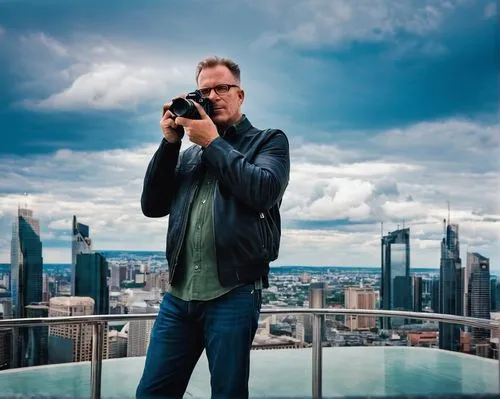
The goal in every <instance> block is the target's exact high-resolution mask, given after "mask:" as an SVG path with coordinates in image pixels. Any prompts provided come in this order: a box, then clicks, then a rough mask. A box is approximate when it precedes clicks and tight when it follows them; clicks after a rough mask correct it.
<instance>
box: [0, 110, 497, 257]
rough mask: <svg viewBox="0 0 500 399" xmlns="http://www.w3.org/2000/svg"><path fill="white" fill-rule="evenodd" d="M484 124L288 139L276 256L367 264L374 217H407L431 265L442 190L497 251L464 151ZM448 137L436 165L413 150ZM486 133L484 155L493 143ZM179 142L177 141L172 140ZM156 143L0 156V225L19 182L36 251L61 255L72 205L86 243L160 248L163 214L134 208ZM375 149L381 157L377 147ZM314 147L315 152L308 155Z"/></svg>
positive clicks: (485, 181)
mask: <svg viewBox="0 0 500 399" xmlns="http://www.w3.org/2000/svg"><path fill="white" fill-rule="evenodd" d="M464 126H466V128H465V127H464ZM495 129H496V128H495V127H494V126H487V125H482V124H479V123H473V122H468V123H465V122H463V121H462V122H460V121H456V120H450V121H444V122H439V123H435V124H431V123H428V124H417V125H414V126H409V127H407V128H406V129H399V130H394V129H392V130H389V131H382V132H379V133H378V134H377V135H375V136H374V137H373V140H372V141H367V142H366V144H367V147H362V146H360V145H359V142H358V141H357V139H353V143H351V144H349V143H348V142H344V143H343V144H337V145H332V146H328V145H326V144H325V145H321V146H318V145H314V144H311V143H302V144H298V145H297V147H296V148H294V150H293V152H292V170H291V179H290V185H289V187H288V189H287V191H286V194H285V198H284V199H283V204H282V219H283V225H284V226H288V227H284V228H283V247H282V250H281V254H282V256H280V259H279V261H278V264H287V263H288V264H297V263H299V264H344V265H349V264H372V265H376V264H378V256H379V250H378V245H379V238H380V237H379V236H380V225H379V223H380V222H384V229H385V231H388V230H393V229H395V228H397V225H400V226H402V225H403V224H405V225H406V226H410V228H411V237H412V238H411V239H412V243H414V246H413V247H412V248H413V250H412V256H413V258H412V259H413V260H412V262H413V263H412V264H414V265H415V266H417V265H420V266H429V265H430V266H433V265H437V264H438V259H439V253H438V252H436V251H435V250H434V249H436V248H437V244H436V243H437V242H439V240H440V239H441V237H442V220H443V218H445V217H447V213H448V209H447V203H446V201H447V200H450V201H451V216H452V222H457V223H459V224H460V229H461V230H460V234H461V240H462V243H463V245H464V247H465V246H469V247H470V248H474V250H478V251H479V252H482V253H484V254H485V255H486V256H490V257H492V259H495V258H496V257H498V256H499V255H500V254H498V253H497V252H496V250H495V248H497V247H498V241H499V239H500V238H499V232H500V230H499V226H500V209H499V208H498V190H496V189H495V188H494V187H495V184H498V179H499V173H498V170H497V169H494V168H493V166H492V165H493V164H490V165H489V168H488V169H487V170H483V171H480V172H474V171H473V168H474V164H473V163H472V162H470V159H476V160H477V159H478V158H477V156H478V155H477V153H476V152H474V151H469V149H470V148H471V147H474V146H475V144H474V143H478V142H482V141H481V140H483V139H482V138H481V137H482V136H481V134H483V133H481V132H486V133H484V134H485V135H486V136H488V134H487V133H490V134H491V133H493V132H495ZM437 132H441V134H437ZM467 132H469V133H467ZM471 132H472V133H471ZM448 138H450V139H454V140H455V141H454V142H453V149H454V151H455V153H456V154H460V157H458V156H456V157H454V158H450V159H449V160H448V161H447V162H443V164H442V167H441V168H439V167H435V165H434V163H433V162H431V161H430V160H429V158H426V157H422V158H420V157H419V156H415V155H414V149H415V148H418V146H423V147H425V148H427V149H428V151H429V152H431V153H432V150H433V145H432V144H434V146H435V147H436V148H434V151H435V152H436V154H439V151H440V147H441V146H445V145H446V144H447V140H448ZM493 140H494V139H493ZM355 143H358V144H357V146H354V144H355ZM488 143H489V145H488V147H487V148H484V153H483V155H484V157H485V158H488V157H491V154H492V152H493V150H494V146H493V145H492V143H491V142H488ZM187 145H189V143H188V142H184V143H183V148H185V147H186V146H187ZM156 148H157V144H156V143H152V144H148V145H143V146H140V147H135V148H130V149H120V150H118V149H117V150H106V151H71V150H66V149H62V150H59V151H57V152H54V153H52V154H48V155H38V156H29V157H20V156H17V157H15V156H3V157H2V158H1V162H0V193H2V194H1V201H0V236H2V237H9V236H10V231H11V223H12V220H13V217H14V215H15V212H16V210H17V207H18V205H19V204H24V202H25V198H24V196H23V195H22V193H23V192H28V193H29V196H28V200H27V201H28V205H29V206H30V208H32V209H33V210H34V212H35V216H36V217H38V218H40V219H41V230H42V240H43V241H44V248H47V253H46V254H45V256H46V261H47V262H51V261H55V260H54V259H61V258H64V257H67V256H69V255H68V254H69V253H70V250H71V249H70V245H69V241H68V240H69V234H70V228H71V217H72V215H73V214H76V215H77V217H78V219H79V220H81V221H82V222H83V223H86V224H88V225H89V226H90V229H91V235H92V237H93V239H94V245H95V248H96V249H144V250H146V249H147V250H158V251H163V249H164V236H165V233H166V229H167V223H168V217H167V218H161V219H149V218H146V217H144V216H143V215H142V213H141V210H140V193H141V190H142V181H143V177H144V172H145V169H146V166H147V163H148V161H149V159H150V157H151V156H152V154H153V152H154V151H155V150H156ZM379 152H380V153H381V154H386V155H387V154H391V158H392V159H391V160H390V161H388V160H387V158H388V157H385V158H382V157H378V155H377V154H378V153H379ZM318 153H321V154H323V157H321V156H320V157H318V161H316V160H315V159H316V158H317V154H318ZM332 154H334V155H335V156H334V157H333V158H329V157H330V156H331V155H332ZM432 156H434V157H436V156H437V155H432ZM486 166H488V164H486ZM485 187H489V188H488V189H485ZM319 226H321V228H320V227H319ZM9 245H10V244H9V240H8V239H5V240H4V241H3V242H2V243H0V261H4V262H5V261H7V262H8V253H9ZM63 249H64V250H63ZM44 251H45V249H44ZM57 251H59V252H57ZM61 251H63V252H61ZM1 254H4V255H1ZM56 254H57V255H56Z"/></svg>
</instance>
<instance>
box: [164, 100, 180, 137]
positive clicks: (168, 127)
mask: <svg viewBox="0 0 500 399" xmlns="http://www.w3.org/2000/svg"><path fill="white" fill-rule="evenodd" d="M171 106H172V102H169V103H166V104H164V105H163V116H162V118H161V120H160V127H161V131H162V132H163V136H164V137H165V140H167V141H168V142H169V143H176V142H178V141H180V140H181V139H182V136H183V134H184V132H183V128H182V126H178V125H177V124H176V123H175V121H174V119H175V116H174V114H172V112H170V111H169V109H170V107H171Z"/></svg>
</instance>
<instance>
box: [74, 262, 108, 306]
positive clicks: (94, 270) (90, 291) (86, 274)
mask: <svg viewBox="0 0 500 399" xmlns="http://www.w3.org/2000/svg"><path fill="white" fill-rule="evenodd" d="M110 280H111V276H110V271H109V266H108V262H107V261H106V258H105V257H104V256H103V255H102V254H100V253H92V254H78V255H77V257H76V274H75V296H78V297H90V298H92V299H93V300H94V303H95V306H94V314H109V284H110V282H111V281H110Z"/></svg>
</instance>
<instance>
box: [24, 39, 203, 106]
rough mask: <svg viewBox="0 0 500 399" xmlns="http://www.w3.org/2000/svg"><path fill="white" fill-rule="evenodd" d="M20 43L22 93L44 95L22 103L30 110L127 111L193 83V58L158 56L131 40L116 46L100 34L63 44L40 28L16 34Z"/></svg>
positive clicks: (157, 99)
mask: <svg viewBox="0 0 500 399" xmlns="http://www.w3.org/2000/svg"><path fill="white" fill-rule="evenodd" d="M20 43H21V47H20V52H21V54H22V57H21V58H20V59H21V61H20V62H22V65H23V70H25V71H26V72H27V74H28V76H27V79H28V83H26V84H25V87H26V89H27V91H29V89H33V88H37V89H38V90H37V92H45V93H46V96H44V97H42V98H40V97H39V98H32V97H30V98H28V99H26V100H25V101H24V102H23V103H22V104H23V105H24V106H26V107H29V108H31V109H40V110H80V109H129V110H130V109H134V108H135V107H136V106H137V105H138V104H139V103H142V102H147V101H149V100H152V101H162V102H163V101H164V100H165V98H166V95H167V93H169V92H170V94H171V93H172V92H174V91H175V92H177V91H178V90H179V87H186V86H188V85H193V84H194V72H193V66H192V65H194V64H193V63H192V62H186V61H185V58H184V59H179V57H177V58H175V57H170V58H166V57H163V58H162V57H158V55H157V52H154V51H151V50H148V49H147V48H144V47H140V48H138V47H136V46H134V45H133V44H127V45H125V46H118V45H115V44H113V43H110V42H109V41H106V40H104V39H102V38H99V37H80V38H78V39H75V40H74V41H73V42H70V43H62V42H61V41H59V40H57V39H56V38H53V37H51V36H49V35H47V34H45V33H43V32H42V33H37V34H31V35H26V36H21V38H20Z"/></svg>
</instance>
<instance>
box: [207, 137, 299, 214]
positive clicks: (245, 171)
mask: <svg viewBox="0 0 500 399" xmlns="http://www.w3.org/2000/svg"><path fill="white" fill-rule="evenodd" d="M202 160H203V162H205V163H206V164H207V166H208V167H209V168H210V169H211V171H212V172H213V173H214V174H215V176H216V177H217V179H219V181H220V182H221V183H222V184H223V185H224V186H226V187H227V188H229V189H230V190H231V192H232V193H233V195H234V196H236V197H237V198H238V199H240V200H241V201H243V202H244V203H246V204H247V205H248V206H250V207H251V208H253V209H255V210H257V211H265V210H268V209H270V208H271V207H272V206H274V205H275V204H277V203H278V202H279V201H280V200H281V198H282V196H283V194H284V192H285V189H286V187H287V185H288V180H289V176H290V150H289V144H288V139H287V137H286V136H285V134H284V133H283V132H282V131H280V130H278V131H275V134H273V135H271V137H270V138H269V139H267V140H266V141H265V142H264V144H263V145H262V147H261V148H260V149H259V150H258V151H257V154H256V156H255V159H254V161H253V162H252V163H250V162H249V161H248V159H246V157H245V156H244V155H243V154H242V153H240V152H238V151H237V150H235V149H234V148H233V146H231V144H229V143H228V142H227V141H225V140H224V139H223V138H221V137H218V138H217V139H215V140H214V141H212V143H211V144H210V145H209V146H207V148H205V149H204V151H203V155H202Z"/></svg>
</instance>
